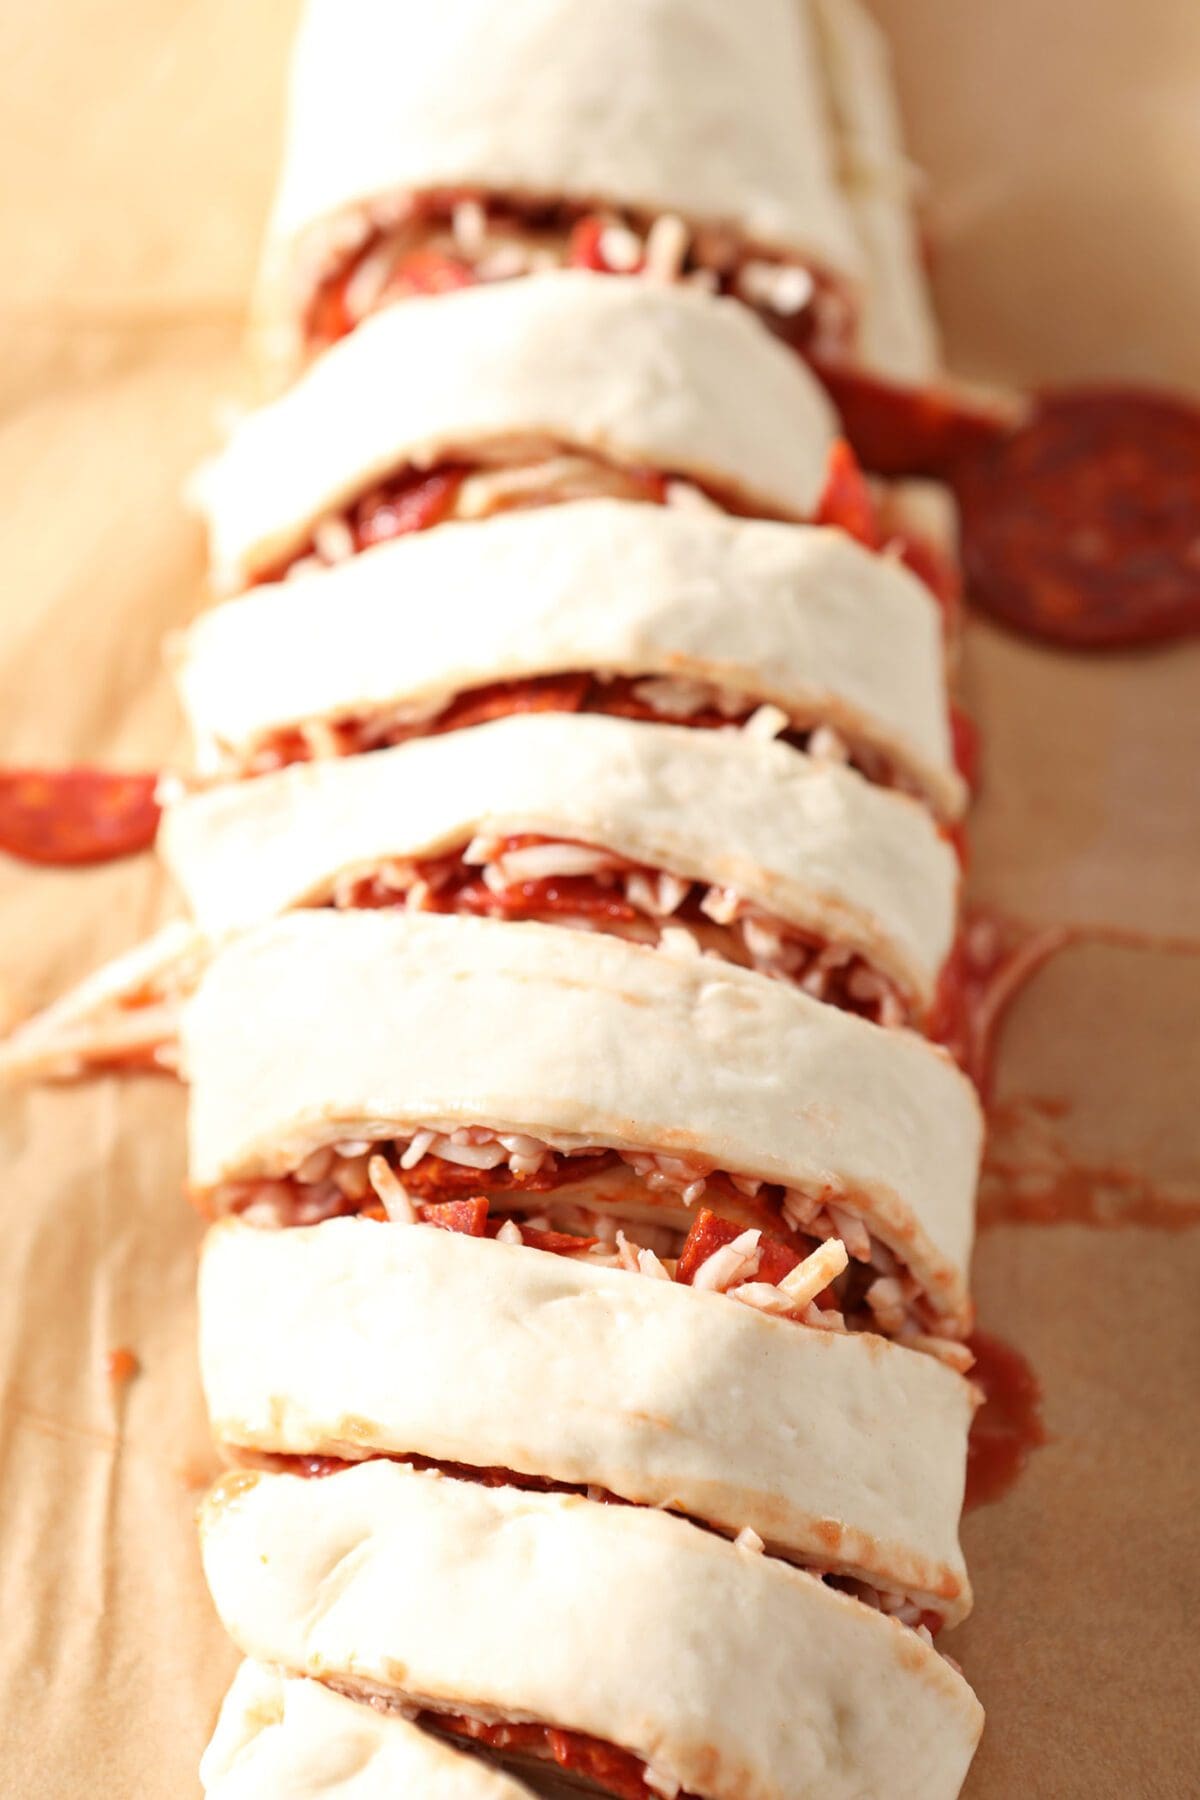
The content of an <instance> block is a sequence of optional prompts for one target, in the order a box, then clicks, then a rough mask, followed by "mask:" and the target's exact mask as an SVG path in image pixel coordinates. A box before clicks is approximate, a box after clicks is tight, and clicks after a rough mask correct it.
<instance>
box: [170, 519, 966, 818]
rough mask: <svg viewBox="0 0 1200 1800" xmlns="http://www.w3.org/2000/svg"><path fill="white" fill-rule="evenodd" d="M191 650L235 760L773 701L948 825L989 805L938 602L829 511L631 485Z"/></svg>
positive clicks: (251, 621) (204, 734) (210, 636)
mask: <svg viewBox="0 0 1200 1800" xmlns="http://www.w3.org/2000/svg"><path fill="white" fill-rule="evenodd" d="M172 662H173V667H174V671H175V676H176V679H177V682H178V685H179V689H180V695H181V698H182V701H183V705H184V708H185V711H186V712H187V715H188V719H189V722H190V724H191V728H192V732H193V735H194V738H195V741H196V748H197V758H198V763H199V766H200V767H201V768H202V769H203V770H205V771H206V772H208V773H211V774H224V773H228V774H245V773H257V772H261V771H263V770H266V769H270V768H274V767H278V766H280V765H281V764H283V763H287V762H293V761H298V760H304V759H306V758H309V757H312V756H320V755H347V754H352V753H354V752H357V751H361V750H366V749H372V748H380V747H383V746H385V745H388V744H392V743H396V742H400V741H403V740H404V739H406V738H409V737H414V736H421V735H426V734H429V733H431V732H438V731H446V730H450V729H453V728H455V727H458V726H462V725H466V724H475V723H479V722H480V721H481V720H482V719H486V718H492V717H496V716H497V715H499V714H502V713H506V712H519V711H527V710H550V711H560V712H577V711H585V712H616V713H621V714H624V715H626V716H632V717H635V718H637V717H640V718H649V719H658V720H660V721H664V722H667V721H671V722H675V723H680V724H689V725H692V726H696V727H710V728H711V727H722V726H736V725H738V724H740V723H744V722H745V721H746V720H747V719H749V718H750V717H751V716H752V715H753V714H754V713H755V712H756V711H757V710H758V709H759V708H760V707H762V706H763V705H770V706H773V707H776V708H778V710H779V712H780V713H781V714H782V715H783V717H782V722H781V724H780V727H779V728H780V729H781V730H783V731H784V732H786V733H787V734H788V736H789V737H790V738H791V740H792V741H793V742H794V743H797V744H799V745H807V747H808V748H809V750H810V751H811V752H812V753H814V754H816V755H822V754H824V755H826V756H831V757H835V758H841V759H842V760H852V761H853V762H854V763H856V764H857V766H859V767H860V768H861V769H862V770H863V771H864V772H865V773H867V774H868V775H869V776H870V777H871V778H872V779H876V780H879V781H882V782H884V783H886V784H889V785H894V786H902V787H906V788H908V789H910V790H912V791H915V792H918V793H920V794H922V795H923V796H925V797H926V798H927V799H928V800H929V801H930V803H931V804H932V805H933V806H934V807H935V808H936V809H937V810H938V812H940V813H941V814H942V815H943V816H945V817H947V818H953V817H956V816H957V815H958V814H959V812H960V811H961V809H962V805H963V801H964V798H965V788H964V784H963V782H962V779H961V777H960V776H959V774H958V772H957V770H956V769H955V767H954V762H953V750H952V743H951V735H950V724H949V718H948V712H947V705H946V694H945V686H944V653H943V648H942V636H941V628H940V620H939V615H938V609H937V607H936V605H935V603H934V602H933V600H932V599H931V597H930V595H929V593H928V591H927V590H926V589H925V587H924V586H923V584H922V583H921V582H919V581H918V580H917V579H916V578H915V577H914V576H912V575H911V574H909V572H908V571H907V570H906V569H905V568H903V567H902V566H901V565H900V564H899V563H898V562H897V561H895V560H894V559H892V558H890V557H887V556H877V555H872V554H871V553H870V552H868V551H867V550H865V549H863V548H862V547H861V546H860V545H858V544H855V543H854V542H852V541H851V539H850V538H849V537H847V536H846V535H845V534H844V533H843V532H840V531H836V530H831V529H828V528H813V527H800V526H792V525H781V524H771V523H765V522H762V521H751V520H738V519H729V518H724V517H721V516H720V515H718V514H704V515H700V514H690V513H687V514H685V513H682V512H677V511H674V510H671V509H668V508H658V507H648V506H630V505H627V504H624V503H622V502H619V501H612V500H588V501H576V502H572V503H570V504H565V505H562V506H556V507H552V508H549V509H544V510H538V511H533V512H522V513H514V514H511V515H508V516H506V517H501V518H494V519H490V520H488V521H486V522H484V523H482V524H478V525H467V524H459V525H444V526H441V527H440V528H439V529H438V530H437V531H434V532H429V533H422V534H419V535H417V536H412V537H405V538H403V539H401V540H399V541H397V542H395V543H390V544H384V545H380V546H379V547H377V548H375V549H373V550H370V551H367V552H366V553H365V554H363V555H361V556H356V557H353V558H352V559H351V560H349V561H347V562H345V563H343V564H341V565H339V566H338V567H336V568H334V569H330V570H328V571H325V572H323V573H321V574H319V575H312V576H304V577H302V578H300V579H297V580H295V581H293V582H288V583H281V584H275V585H271V586H268V587H264V588H261V589H259V590H257V591H255V592H253V593H250V594H247V595H244V596H242V597H241V598H239V599H236V600H233V601H230V602H228V603H227V604H226V605H224V606H221V607H218V608H216V609H215V610H214V611H212V612H209V613H207V614H204V615H202V616H201V617H200V619H198V620H197V621H196V623H195V624H194V625H193V626H192V627H191V629H190V630H189V631H188V632H187V633H185V634H184V635H183V636H182V637H180V638H179V639H178V640H176V642H175V645H174V647H173V651H172Z"/></svg>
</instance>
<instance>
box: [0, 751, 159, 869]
mask: <svg viewBox="0 0 1200 1800" xmlns="http://www.w3.org/2000/svg"><path fill="white" fill-rule="evenodd" d="M157 780H158V777H157V776H155V775H116V774H111V773H108V772H106V771H105V770H103V769H86V768H77V769H3V770H0V850H5V851H7V852H8V854H9V855H10V856H19V857H22V858H23V859H24V860H25V861H26V862H34V863H58V864H71V863H97V862H110V861H112V860H113V859H114V858H115V857H118V856H131V855H132V854H133V853H134V852H135V851H138V850H146V849H148V848H149V847H150V845H151V844H152V843H153V842H154V836H155V833H156V831H157V830H158V812H159V809H158V805H157V802H156V801H155V798H154V790H155V786H156V785H157Z"/></svg>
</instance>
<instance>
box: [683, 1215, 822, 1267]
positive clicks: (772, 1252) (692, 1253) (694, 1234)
mask: <svg viewBox="0 0 1200 1800" xmlns="http://www.w3.org/2000/svg"><path fill="white" fill-rule="evenodd" d="M745 1229H746V1227H745V1226H744V1225H735V1224H734V1222H733V1221H732V1219H722V1218H721V1217H720V1216H719V1214H717V1213H715V1212H713V1211H712V1209H711V1207H707V1206H705V1207H702V1208H701V1209H700V1211H699V1212H698V1213H697V1214H696V1217H695V1218H694V1219H693V1221H692V1227H691V1230H690V1231H689V1232H688V1234H687V1238H686V1240H685V1242H684V1246H683V1249H682V1250H681V1251H680V1253H679V1261H678V1262H677V1263H676V1265H675V1279H676V1281H678V1282H682V1283H683V1284H684V1285H685V1286H686V1287H690V1286H691V1284H692V1282H693V1281H694V1280H695V1278H696V1274H697V1271H698V1270H699V1269H700V1268H701V1266H702V1265H703V1264H704V1263H706V1262H707V1261H708V1259H709V1257H710V1256H712V1255H713V1253H714V1252H715V1251H717V1250H720V1249H721V1248H723V1246H724V1245H726V1244H732V1243H733V1241H734V1239H735V1238H739V1237H741V1235H742V1233H743V1231H745ZM758 1247H759V1252H760V1257H759V1266H758V1274H757V1276H756V1277H755V1279H756V1280H758V1281H767V1282H770V1284H771V1285H772V1286H776V1285H777V1284H778V1283H779V1282H781V1281H782V1280H783V1278H784V1276H785V1275H790V1274H791V1272H792V1270H793V1269H794V1268H795V1267H796V1266H797V1264H798V1263H800V1262H802V1261H803V1259H804V1253H803V1252H802V1251H798V1250H793V1249H792V1248H791V1246H790V1245H789V1244H785V1243H783V1242H782V1241H781V1240H780V1239H779V1238H776V1237H772V1236H771V1234H770V1233H769V1232H765V1231H764V1232H763V1233H762V1235H761V1236H760V1238H759V1244H758Z"/></svg>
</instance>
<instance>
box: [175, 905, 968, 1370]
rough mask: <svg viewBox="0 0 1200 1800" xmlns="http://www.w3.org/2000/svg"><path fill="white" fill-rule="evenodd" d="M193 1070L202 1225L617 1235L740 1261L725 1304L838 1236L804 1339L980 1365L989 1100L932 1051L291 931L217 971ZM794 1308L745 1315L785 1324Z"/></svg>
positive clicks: (728, 985) (586, 976)
mask: <svg viewBox="0 0 1200 1800" xmlns="http://www.w3.org/2000/svg"><path fill="white" fill-rule="evenodd" d="M182 1062H183V1067H184V1072H185V1074H186V1075H187V1076H189V1077H190V1079H191V1082H192V1104H191V1121H190V1145H191V1162H190V1176H191V1183H192V1191H193V1195H194V1197H195V1199H196V1201H197V1203H198V1204H199V1205H200V1206H201V1208H202V1209H203V1210H204V1211H206V1212H207V1213H209V1214H210V1215H220V1214H226V1213H240V1214H242V1215H244V1216H246V1217H248V1218H250V1219H251V1220H252V1221H254V1222H256V1223H263V1224H275V1225H280V1224H283V1225H288V1224H292V1225H303V1224H313V1223H317V1222H319V1221H320V1220H322V1219H325V1218H328V1217H331V1216H334V1215H337V1214H343V1213H356V1212H362V1211H364V1210H366V1211H369V1212H371V1213H373V1214H374V1215H375V1216H378V1217H388V1218H393V1219H400V1220H410V1219H413V1218H418V1217H420V1218H424V1217H426V1216H430V1217H434V1218H437V1217H438V1216H439V1214H438V1212H437V1210H436V1209H437V1208H439V1207H441V1206H444V1205H446V1204H449V1205H451V1206H454V1205H455V1203H458V1202H466V1203H467V1205H468V1207H469V1209H470V1211H471V1213H472V1214H473V1215H474V1217H473V1221H472V1222H471V1223H470V1224H469V1225H468V1229H472V1230H478V1231H483V1230H485V1229H487V1228H488V1225H489V1223H490V1225H491V1227H492V1228H495V1227H497V1226H498V1224H499V1222H500V1220H501V1219H505V1220H511V1222H512V1230H511V1232H510V1233H509V1234H508V1235H509V1236H512V1237H516V1236H517V1235H518V1234H520V1235H521V1236H522V1238H523V1237H524V1234H525V1232H526V1231H527V1230H528V1229H532V1230H534V1231H535V1232H536V1231H537V1230H540V1229H543V1228H553V1229H554V1230H555V1231H567V1232H571V1233H575V1234H577V1235H580V1236H582V1237H584V1238H587V1239H590V1240H592V1243H591V1244H590V1245H585V1246H583V1248H585V1249H586V1248H594V1247H596V1241H597V1240H598V1241H599V1242H600V1243H603V1244H606V1245H608V1246H609V1247H611V1246H612V1245H613V1244H614V1242H615V1229H616V1227H617V1226H624V1227H627V1228H628V1229H629V1230H630V1231H631V1232H632V1233H633V1234H634V1235H635V1236H636V1237H637V1239H638V1243H639V1245H640V1246H641V1247H643V1248H647V1249H650V1250H653V1251H656V1252H659V1253H669V1254H672V1255H673V1254H676V1253H678V1254H679V1255H680V1258H681V1266H682V1269H683V1277H682V1278H683V1279H691V1278H692V1275H693V1274H694V1271H695V1269H696V1267H697V1265H698V1264H699V1262H701V1261H707V1259H708V1256H709V1254H710V1253H711V1251H712V1250H713V1249H714V1248H716V1247H725V1246H726V1245H733V1246H735V1247H733V1248H730V1250H729V1254H728V1255H727V1256H726V1257H723V1258H722V1259H721V1260H720V1261H719V1262H718V1263H717V1265H716V1267H715V1268H713V1269H710V1270H709V1271H708V1275H707V1277H706V1282H705V1285H713V1286H718V1287H721V1288H727V1287H730V1286H733V1285H735V1284H736V1283H738V1282H739V1281H745V1280H751V1279H753V1278H754V1277H755V1276H756V1275H757V1274H758V1272H759V1271H760V1270H762V1269H767V1270H769V1271H777V1270H781V1269H782V1270H786V1271H787V1272H788V1274H790V1273H791V1271H792V1270H793V1269H794V1268H795V1266H796V1265H797V1264H798V1263H799V1262H800V1261H801V1260H802V1259H803V1258H804V1257H806V1256H807V1255H808V1253H809V1252H811V1251H812V1250H813V1249H814V1248H817V1247H819V1246H820V1245H821V1243H822V1242H824V1240H826V1239H830V1238H835V1237H837V1238H841V1239H844V1241H845V1244H846V1246H847V1249H848V1251H849V1253H850V1257H851V1267H850V1268H849V1269H845V1268H844V1267H843V1263H844V1258H843V1257H842V1256H841V1253H840V1252H832V1251H831V1253H830V1255H829V1256H828V1258H827V1259H826V1260H825V1261H824V1262H821V1263H819V1264H817V1265H815V1272H817V1273H820V1272H822V1271H823V1272H824V1274H825V1276H826V1280H825V1281H824V1282H822V1284H821V1288H820V1289H819V1290H818V1291H824V1289H825V1287H826V1286H828V1287H829V1293H828V1295H827V1296H826V1304H827V1305H828V1306H831V1307H832V1308H833V1310H834V1311H836V1313H837V1317H836V1318H833V1317H827V1316H824V1315H822V1316H821V1317H816V1316H815V1315H817V1314H818V1313H820V1311H821V1309H820V1308H816V1307H814V1308H813V1314H814V1322H816V1323H823V1324H825V1325H827V1326H829V1327H830V1328H835V1329H840V1328H841V1327H842V1326H843V1325H844V1324H845V1323H849V1324H850V1325H851V1326H866V1327H876V1328H883V1329H885V1330H887V1332H888V1334H889V1335H894V1336H899V1337H901V1338H903V1339H905V1340H906V1341H910V1342H914V1343H916V1344H918V1345H919V1346H920V1347H924V1348H931V1349H933V1350H935V1351H936V1352H937V1353H939V1354H942V1355H944V1356H945V1357H946V1358H947V1359H948V1360H953V1361H956V1362H959V1363H960V1366H961V1365H963V1364H969V1360H970V1359H969V1355H968V1354H967V1353H966V1352H965V1350H964V1348H963V1346H962V1344H961V1343H960V1342H958V1341H957V1340H959V1339H961V1338H963V1337H965V1335H966V1333H967V1331H968V1329H969V1326H970V1321H971V1309H970V1302H969V1299H968V1293H967V1263H968V1259H969V1256H970V1248H971V1237H972V1229H973V1193H974V1184H975V1178H976V1172H977V1165H978V1160H979V1152H980V1140H981V1119H980V1109H979V1103H978V1100H977V1099H976V1096H975V1092H974V1089H973V1088H972V1087H971V1085H970V1083H969V1082H968V1081H967V1080H966V1078H965V1077H964V1076H963V1075H961V1074H960V1073H959V1071H958V1070H957V1069H956V1068H955V1067H954V1066H953V1064H952V1063H951V1062H950V1061H949V1059H948V1058H947V1057H946V1055H945V1054H944V1053H943V1052H942V1051H940V1050H938V1049H936V1048H935V1047H934V1046H932V1045H930V1044H928V1043H926V1042H925V1041H924V1040H923V1039H921V1038H918V1037H915V1036H913V1035H912V1034H911V1033H908V1032H904V1031H881V1030H879V1028H878V1027H877V1026H875V1025H872V1024H869V1023H868V1022H867V1021H865V1020H863V1019H859V1018H856V1017H854V1016H853V1015H852V1014H850V1013H846V1012H841V1011H839V1010H838V1009H837V1008H835V1007H832V1006H826V1005H823V1004H822V1003H821V1002H819V1001H816V1000H812V999H810V998H809V996H807V995H806V994H803V993H801V992H799V991H798V990H797V989H796V988H794V987H791V986H785V985H784V984H783V983H782V982H774V981H765V980H764V979H763V978H762V977H761V976H760V975H757V974H755V973H753V972H752V971H750V970H748V969H742V968H738V967H736V966H734V965H732V964H728V963H722V962H719V961H717V960H716V959H714V958H710V957H702V956H700V955H699V954H696V953H694V952H693V953H692V954H689V955H682V954H677V953H675V950H674V947H672V949H671V951H669V952H668V951H667V950H663V949H658V950H655V949H649V948H646V947H645V946H643V945H639V944H631V943H628V942H626V941H625V940H623V939H620V938H615V937H607V936H601V935H598V934H592V933H585V932H579V931H568V930H562V929H559V928H555V927H550V926H545V925H538V924H521V925H510V924H504V923H501V922H497V921H494V920H488V919H465V918H439V917H436V916H428V915H415V914H409V913H403V912H374V913H372V912H365V913H364V912H357V913H337V912H308V913H296V914H292V915H291V916H289V917H287V918H285V919H281V920H278V921H275V922H274V923H272V924H270V925H266V926H263V927H261V928H259V929H258V930H257V931H254V932H251V933H249V934H247V935H246V936H245V937H243V938H241V939H239V940H238V941H236V942H235V943H234V944H233V945H232V946H231V947H230V948H229V949H227V950H225V951H224V952H222V954H221V955H220V956H218V957H217V958H216V959H215V961H214V962H213V963H212V964H211V965H210V967H209V969H208V971H207V972H206V974H205V976H204V977H203V979H202V981H201V984H200V987H199V989H198V990H197V993H196V996H195V998H193V999H192V1000H191V1001H190V1002H189V1003H188V1005H187V1006H186V1007H185V1009H184V1024H183V1052H182ZM422 1207H433V1208H434V1211H433V1213H432V1214H429V1215H426V1213H424V1212H422V1211H420V1210H419V1209H420V1208H422ZM489 1209H490V1210H489ZM452 1216H453V1215H452ZM522 1219H524V1220H525V1221H526V1224H525V1226H522V1225H521V1224H520V1223H519V1221H520V1220H522ZM755 1234H757V1235H755ZM617 1249H618V1251H619V1250H620V1245H619V1244H617ZM812 1272H814V1271H810V1274H811V1273H812ZM676 1273H677V1274H678V1273H679V1271H678V1270H677V1271H676ZM718 1277H720V1279H718ZM779 1279H782V1276H780V1277H779ZM808 1279H809V1277H808V1276H806V1277H803V1278H800V1285H801V1287H803V1285H804V1283H805V1282H806V1281H807V1280H808ZM775 1280H776V1276H775V1274H774V1273H768V1274H767V1275H765V1276H764V1280H763V1281H762V1282H759V1283H757V1285H758V1286H760V1287H762V1288H764V1289H766V1290H770V1288H771V1287H772V1285H773V1283H774V1282H775ZM881 1284H882V1285H881ZM794 1287H795V1284H793V1286H792V1288H787V1287H785V1291H784V1296H783V1299H782V1300H780V1298H779V1296H778V1295H776V1294H774V1293H773V1292H771V1291H765V1292H763V1293H762V1294H760V1295H757V1296H754V1297H753V1298H755V1299H758V1300H761V1301H762V1304H763V1305H764V1306H765V1307H766V1308H767V1309H768V1310H780V1311H782V1312H785V1313H794V1312H796V1311H798V1310H800V1308H799V1307H798V1305H796V1304H794V1303H793V1302H794V1301H795V1298H796V1296H795V1293H794ZM813 1297H814V1296H813V1295H811V1294H808V1293H805V1294H804V1295H803V1301H804V1306H805V1307H807V1305H808V1302H809V1300H810V1299H812V1298H813ZM805 1316H806V1317H807V1316H808V1313H807V1311H806V1312H805Z"/></svg>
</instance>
